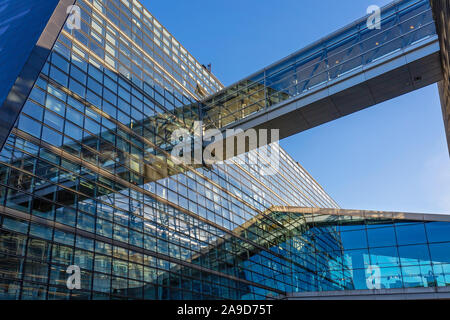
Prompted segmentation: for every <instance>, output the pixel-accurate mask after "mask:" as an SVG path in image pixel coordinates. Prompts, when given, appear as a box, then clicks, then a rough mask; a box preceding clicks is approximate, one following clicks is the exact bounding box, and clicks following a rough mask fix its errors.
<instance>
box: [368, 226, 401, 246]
mask: <svg viewBox="0 0 450 320" xmlns="http://www.w3.org/2000/svg"><path fill="white" fill-rule="evenodd" d="M367 237H368V239H369V246H371V247H387V246H393V245H395V232H394V228H393V227H392V226H391V227H388V228H374V229H371V228H369V229H367Z"/></svg>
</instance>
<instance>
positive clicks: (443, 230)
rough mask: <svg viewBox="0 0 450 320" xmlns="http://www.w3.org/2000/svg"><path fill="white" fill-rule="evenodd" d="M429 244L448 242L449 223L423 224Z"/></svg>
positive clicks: (449, 239)
mask: <svg viewBox="0 0 450 320" xmlns="http://www.w3.org/2000/svg"><path fill="white" fill-rule="evenodd" d="M425 228H426V230H427V236H428V241H429V242H446V241H450V222H427V223H425Z"/></svg>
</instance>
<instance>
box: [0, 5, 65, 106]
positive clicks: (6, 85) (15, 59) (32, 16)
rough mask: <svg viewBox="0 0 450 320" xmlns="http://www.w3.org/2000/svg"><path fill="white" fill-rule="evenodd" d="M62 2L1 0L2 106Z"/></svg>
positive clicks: (0, 98)
mask: <svg viewBox="0 0 450 320" xmlns="http://www.w3.org/2000/svg"><path fill="white" fill-rule="evenodd" d="M58 2H59V1H58V0H45V1H39V0H3V1H0V106H1V105H2V104H3V101H4V100H5V98H6V96H7V94H8V93H9V90H10V89H11V87H12V85H13V84H14V81H15V80H16V78H17V76H18V75H19V72H20V71H21V70H22V68H23V66H24V64H25V62H26V60H27V58H28V56H29V55H30V53H31V51H32V50H33V48H34V46H35V44H36V43H37V40H38V39H39V36H40V35H41V33H42V31H43V30H44V27H45V26H46V25H47V22H48V20H49V19H50V16H51V14H52V13H53V11H54V10H55V8H56V5H57V4H58Z"/></svg>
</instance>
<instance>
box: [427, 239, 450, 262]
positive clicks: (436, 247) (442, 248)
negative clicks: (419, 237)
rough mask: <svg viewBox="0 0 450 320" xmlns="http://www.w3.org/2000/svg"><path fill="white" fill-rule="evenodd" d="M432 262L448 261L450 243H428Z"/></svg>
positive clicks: (449, 257)
mask: <svg viewBox="0 0 450 320" xmlns="http://www.w3.org/2000/svg"><path fill="white" fill-rule="evenodd" d="M430 252H431V258H432V260H433V263H450V243H430Z"/></svg>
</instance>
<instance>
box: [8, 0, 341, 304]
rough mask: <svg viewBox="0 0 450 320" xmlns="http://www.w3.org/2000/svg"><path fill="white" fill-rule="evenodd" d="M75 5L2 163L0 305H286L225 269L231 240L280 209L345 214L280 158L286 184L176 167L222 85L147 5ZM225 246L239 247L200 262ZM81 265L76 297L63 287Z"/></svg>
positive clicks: (238, 170) (252, 172)
mask: <svg viewBox="0 0 450 320" xmlns="http://www.w3.org/2000/svg"><path fill="white" fill-rule="evenodd" d="M76 4H77V5H78V6H79V7H80V8H81V19H82V20H81V22H82V23H81V29H80V30H75V29H74V30H69V29H67V28H64V29H63V30H62V32H61V34H60V35H59V37H58V41H57V43H56V44H55V46H54V48H53V50H52V53H51V55H50V57H49V59H48V61H47V63H46V65H45V67H44V69H43V70H42V71H41V74H40V76H39V78H38V80H37V81H36V84H35V86H34V88H33V90H32V92H31V94H30V96H29V98H28V100H27V102H26V103H25V105H24V108H23V110H22V113H21V115H20V117H19V119H18V121H17V123H16V126H15V127H14V129H13V131H12V132H11V134H10V136H9V138H8V140H7V143H6V145H5V147H4V148H3V150H2V151H1V153H0V161H1V165H0V172H1V173H0V176H1V178H0V205H1V207H0V208H2V210H1V211H2V212H3V214H2V217H3V218H2V224H1V232H2V235H4V238H2V239H4V242H2V249H1V250H0V252H1V254H2V255H3V258H2V259H0V260H1V261H3V262H4V263H3V267H2V270H3V272H2V276H3V277H2V279H3V280H2V281H3V282H2V288H3V291H2V292H3V293H2V297H3V298H20V299H28V298H30V299H38V298H42V299H65V298H74V299H75V298H80V299H113V298H118V299H127V298H148V299H174V298H183V299H190V298H204V299H207V298H235V299H238V298H242V297H247V298H264V297H266V296H267V295H271V296H274V295H276V294H280V293H281V292H282V291H281V290H280V289H277V286H275V287H271V286H266V285H260V284H258V283H257V282H255V281H253V280H251V279H249V278H248V276H246V275H245V272H244V271H245V270H246V268H245V267H244V266H239V265H238V264H236V265H233V266H230V265H229V262H228V260H230V259H232V258H233V255H234V254H233V250H238V251H239V252H246V251H247V249H246V248H247V247H248V246H249V244H248V242H249V241H250V240H248V239H241V238H239V237H238V236H236V235H235V230H237V229H238V228H239V227H240V226H242V225H243V224H245V223H246V221H249V220H251V219H252V218H254V217H256V216H258V215H260V214H261V213H262V212H263V211H265V210H266V209H267V208H269V207H271V206H273V205H292V204H295V205H298V206H308V207H334V208H336V207H337V204H336V203H335V202H334V201H333V200H332V199H331V198H330V197H329V196H328V195H327V194H326V193H325V192H324V190H323V189H322V188H321V187H320V186H319V185H318V184H317V182H315V181H314V179H313V178H312V177H311V176H310V175H309V174H308V173H307V172H306V171H305V170H304V169H303V168H302V167H301V166H300V165H298V164H297V163H295V161H294V160H293V159H292V158H291V157H290V156H289V155H287V154H286V153H285V152H284V151H283V150H282V149H280V150H279V152H280V157H281V162H282V163H281V164H280V169H279V174H278V175H265V174H264V171H265V170H269V169H270V166H271V164H270V163H269V161H268V160H264V159H263V160H262V161H263V163H261V164H258V165H250V164H249V163H250V159H251V158H252V157H255V156H257V155H258V153H259V152H260V150H255V151H253V152H251V153H249V154H246V155H242V156H240V158H239V159H238V158H235V159H230V160H227V161H226V162H225V163H221V164H217V165H215V166H212V167H197V168H196V167H188V166H184V165H175V164H174V163H173V162H172V161H171V159H170V156H169V155H170V150H171V148H172V147H173V146H172V143H173V142H172V141H170V136H171V133H172V132H173V130H175V129H178V128H188V129H190V128H191V127H192V123H193V121H195V120H200V119H201V117H200V112H199V108H198V107H197V106H196V104H195V102H196V101H197V99H199V98H201V96H202V95H201V92H199V90H198V88H199V87H200V88H202V90H203V91H206V92H208V93H210V92H215V91H217V90H218V89H220V88H221V85H220V83H219V82H218V81H217V80H216V79H215V77H214V76H213V75H211V74H209V73H208V75H207V76H206V75H205V73H204V72H205V69H204V68H203V67H201V68H198V63H197V62H196V61H193V58H192V57H191V56H190V55H189V54H188V53H187V52H186V51H185V49H183V48H182V47H181V46H180V45H179V44H178V42H177V41H176V40H175V39H173V38H172V37H171V36H170V34H168V32H167V31H166V30H165V29H164V28H162V26H161V25H160V24H159V23H158V22H157V21H156V20H155V19H153V18H152V16H151V15H150V14H149V13H148V11H146V10H145V9H144V8H142V6H141V5H140V4H139V3H138V2H137V1H133V2H129V1H125V0H122V1H78V2H77V3H76ZM169 49H170V50H169ZM189 62H192V63H189ZM194 62H195V63H194ZM183 70H184V71H183ZM272 148H279V147H278V146H276V145H273V146H272ZM238 160H243V161H238ZM226 235H229V236H231V238H232V239H234V240H233V247H231V248H228V249H226V250H228V251H226V250H225V249H224V250H222V251H221V252H217V253H216V254H215V256H214V257H211V258H210V259H203V258H202V259H201V260H200V261H199V260H198V259H197V257H199V256H201V253H202V252H204V251H205V250H206V249H207V248H209V247H210V246H211V244H214V243H215V242H217V241H220V239H222V238H224V237H225V236H226ZM247 236H249V237H250V238H252V239H253V238H257V237H258V230H255V231H254V232H250V233H248V235H247ZM10 247H11V248H10ZM12 247H16V249H17V250H15V249H12ZM8 248H10V249H8ZM20 248H21V249H20ZM261 263H262V264H264V262H261ZM72 264H75V265H78V266H80V268H81V270H82V285H81V289H80V290H71V291H69V290H68V289H67V287H66V283H65V282H66V280H67V275H66V274H65V270H66V268H67V267H68V266H69V265H72ZM8 270H9V271H8ZM249 272H251V270H249ZM270 277H271V278H272V279H273V280H272V281H275V280H274V279H275V278H274V276H273V275H270ZM274 290H275V291H274ZM277 290H278V291H277Z"/></svg>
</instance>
